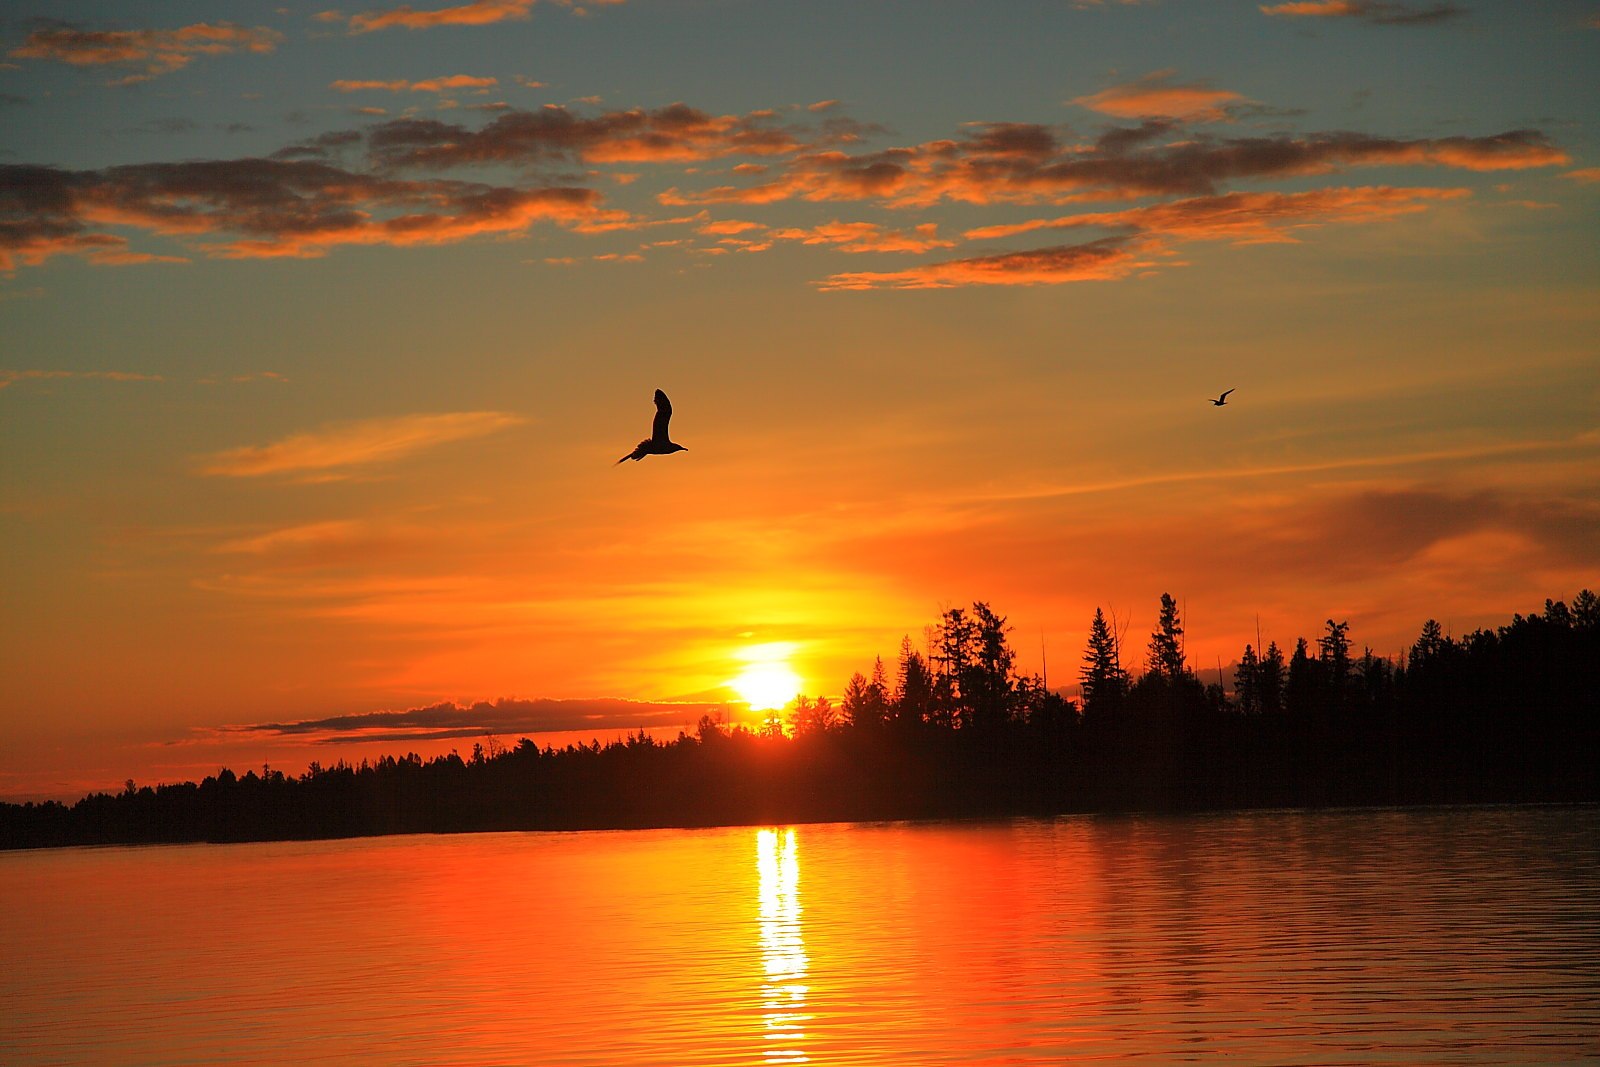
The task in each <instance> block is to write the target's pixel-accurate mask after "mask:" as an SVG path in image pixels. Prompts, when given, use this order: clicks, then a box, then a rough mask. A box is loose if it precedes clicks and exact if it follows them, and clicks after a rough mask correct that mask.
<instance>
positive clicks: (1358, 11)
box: [1261, 0, 1466, 26]
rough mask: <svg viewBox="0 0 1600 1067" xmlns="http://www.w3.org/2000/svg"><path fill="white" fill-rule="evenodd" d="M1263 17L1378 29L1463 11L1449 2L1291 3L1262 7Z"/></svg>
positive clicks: (1348, 0)
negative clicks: (1349, 22) (1359, 23)
mask: <svg viewBox="0 0 1600 1067" xmlns="http://www.w3.org/2000/svg"><path fill="white" fill-rule="evenodd" d="M1261 13H1262V14H1263V15H1286V16H1290V17H1293V18H1325V19H1326V18H1350V19H1361V20H1363V21H1365V22H1371V23H1375V24H1377V25H1380V26H1421V25H1425V24H1427V23H1434V22H1444V21H1446V20H1447V19H1453V18H1456V17H1457V16H1460V15H1464V14H1466V9H1464V8H1462V7H1460V6H1459V5H1456V4H1451V3H1436V4H1429V5H1427V6H1426V7H1416V6H1412V5H1408V4H1401V3H1393V2H1391V0H1294V2H1292V3H1284V4H1262V5H1261Z"/></svg>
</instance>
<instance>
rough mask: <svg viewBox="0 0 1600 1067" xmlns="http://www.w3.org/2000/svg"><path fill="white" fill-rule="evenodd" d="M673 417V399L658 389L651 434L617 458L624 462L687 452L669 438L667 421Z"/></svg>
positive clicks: (619, 461)
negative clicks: (624, 454)
mask: <svg viewBox="0 0 1600 1067" xmlns="http://www.w3.org/2000/svg"><path fill="white" fill-rule="evenodd" d="M671 419H672V401H670V400H668V399H667V394H666V393H663V392H662V391H661V390H659V389H657V390H656V419H655V421H654V422H652V423H651V424H650V436H649V437H646V438H645V439H644V440H643V441H640V442H639V443H638V444H637V445H635V446H634V449H633V451H632V452H629V453H628V454H627V455H626V456H623V457H622V458H621V459H619V460H617V462H618V463H624V462H626V461H628V460H630V459H635V460H637V459H643V458H644V457H646V456H670V455H672V453H674V452H687V451H689V450H688V449H687V448H684V447H683V446H682V445H676V444H673V443H672V442H671V441H669V440H668V439H667V423H668V422H669V421H671Z"/></svg>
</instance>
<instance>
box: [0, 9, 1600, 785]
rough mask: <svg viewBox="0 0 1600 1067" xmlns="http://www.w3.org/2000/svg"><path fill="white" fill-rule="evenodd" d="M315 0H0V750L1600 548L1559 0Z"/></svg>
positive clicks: (270, 756) (1588, 262)
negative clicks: (654, 425)
mask: <svg viewBox="0 0 1600 1067" xmlns="http://www.w3.org/2000/svg"><path fill="white" fill-rule="evenodd" d="M327 2H328V0H319V3H318V4H299V3H287V4H276V3H268V4H256V3H243V2H218V3H208V4H139V3H132V2H127V0H121V2H116V3H112V2H105V3H87V2H74V0H61V2H52V3H48V4H46V3H42V2H38V3H36V4H35V6H34V7H33V8H31V9H30V8H29V6H28V4H27V3H26V2H22V3H17V4H11V5H8V6H7V14H6V17H5V20H4V21H0V696H3V700H0V796H5V797H8V798H21V797H34V796H64V797H70V796H76V795H79V794H81V793H82V792H84V791H85V790H88V789H101V788H120V786H121V783H122V781H123V779H125V778H128V777H132V778H134V779H136V780H138V781H139V782H140V783H149V782H157V781H173V780H179V779H184V778H197V777H200V776H203V775H204V774H207V773H214V772H215V770H216V769H217V767H218V766H220V765H222V764H224V763H226V764H228V765H230V766H233V767H235V768H238V769H241V770H242V769H243V768H245V767H247V766H259V765H260V764H261V763H262V762H266V761H270V762H271V763H272V764H273V765H274V766H277V767H281V768H282V769H284V770H287V771H290V772H297V771H299V770H301V769H303V768H304V766H305V764H306V762H307V760H310V759H318V760H321V761H322V762H324V763H331V762H333V761H334V760H335V759H338V758H341V757H343V758H360V757H361V756H363V755H370V754H374V753H377V752H404V751H406V750H407V749H416V750H418V751H421V752H424V753H433V752H437V751H447V750H448V749H450V748H452V747H459V748H461V749H462V750H463V751H465V750H467V749H468V748H470V746H471V745H472V743H473V742H474V741H477V740H481V739H482V738H483V736H484V735H485V734H488V733H492V734H494V735H496V736H497V737H499V738H500V739H501V740H503V741H506V742H510V741H513V740H515V739H516V738H517V737H520V736H522V735H524V734H540V735H549V736H551V737H555V738H557V739H559V738H562V737H567V736H581V737H590V736H597V737H600V738H601V739H605V738H608V737H612V736H615V735H616V734H617V733H619V732H620V731H623V730H627V729H631V728H634V727H638V726H641V725H646V726H650V727H653V728H658V729H662V730H666V731H675V730H676V729H678V728H680V727H685V726H688V727H691V728H692V724H693V723H694V722H695V721H696V720H697V719H698V718H699V716H700V715H701V714H702V713H704V712H706V711H713V712H714V711H717V710H719V709H720V710H723V711H725V713H726V714H727V715H728V716H729V717H730V718H733V719H735V720H740V719H742V718H744V717H746V716H748V714H749V712H748V710H747V709H746V708H745V707H744V706H743V705H741V704H738V703H732V702H734V701H737V700H738V699H739V696H740V692H739V690H738V689H736V688H734V687H732V686H731V685H730V683H732V682H734V681H735V680H736V679H739V678H741V677H745V676H749V675H762V674H763V672H764V674H765V676H766V677H768V678H769V679H770V678H772V677H774V676H776V677H777V678H779V679H780V680H781V679H782V678H783V677H784V676H785V672H787V671H792V672H793V673H794V675H795V676H796V677H797V678H798V680H799V684H800V685H801V686H802V687H803V688H804V689H805V691H807V692H809V693H812V694H819V693H820V694H837V693H838V692H839V691H840V690H841V689H842V688H843V686H844V683H845V681H846V679H847V678H848V677H849V674H850V672H852V671H854V670H867V669H870V666H871V663H872V659H873V657H874V656H875V655H882V656H883V657H884V659H885V661H886V662H888V663H890V664H891V669H892V663H893V659H894V657H895V654H896V652H897V649H898V646H899V643H900V639H901V637H902V635H908V634H909V635H911V637H912V638H913V640H914V641H916V642H917V643H919V644H920V643H921V640H922V633H923V628H924V627H925V626H927V625H928V624H930V623H932V622H933V621H934V620H935V619H936V618H937V617H938V614H939V612H940V611H941V610H943V609H944V608H947V607H952V606H963V605H966V604H969V603H970V602H971V601H973V600H987V601H989V602H990V603H991V604H992V605H993V606H994V608H995V609H996V610H997V611H998V612H1000V613H1001V614H1003V615H1006V616H1007V617H1008V618H1009V620H1010V622H1011V623H1012V624H1013V626H1014V627H1015V629H1014V632H1013V634H1012V640H1013V644H1014V645H1015V646H1016V647H1017V649H1018V650H1019V654H1020V655H1019V666H1020V667H1021V668H1022V669H1023V670H1025V671H1028V672H1035V671H1037V670H1039V669H1040V665H1041V664H1040V650H1041V646H1042V647H1044V648H1045V649H1046V650H1047V652H1048V661H1049V677H1050V682H1051V684H1052V686H1054V687H1063V686H1064V687H1066V688H1065V690H1064V691H1066V692H1067V693H1068V695H1069V696H1071V695H1076V688H1075V682H1076V671H1077V667H1078V665H1079V657H1080V656H1081V653H1082V651H1083V645H1084V635H1085V632H1086V630H1087V627H1088V623H1089V621H1090V618H1091V617H1092V615H1093V612H1094V609H1095V607H1096V606H1102V607H1105V608H1107V609H1108V610H1112V609H1114V610H1115V611H1116V612H1117V613H1118V618H1119V620H1120V621H1122V622H1125V623H1127V625H1128V641H1129V644H1130V645H1131V646H1133V648H1134V649H1135V650H1136V651H1137V652H1138V653H1139V655H1138V656H1136V658H1137V659H1139V660H1142V650H1143V647H1144V643H1145V639H1146V637H1147V635H1148V633H1149V631H1150V628H1151V626H1152V625H1153V623H1154V621H1155V613H1156V608H1157V606H1158V599H1159V597H1160V595H1161V593H1163V592H1171V593H1172V594H1173V595H1174V596H1175V597H1177V598H1178V599H1179V600H1180V602H1181V604H1182V605H1183V607H1184V611H1185V623H1186V625H1187V627H1188V652H1189V655H1190V658H1191V660H1192V661H1193V662H1195V663H1196V664H1197V665H1198V666H1199V667H1200V668H1201V669H1202V670H1203V671H1204V672H1208V673H1209V674H1210V678H1208V680H1214V678H1215V671H1216V665H1217V662H1218V660H1219V659H1220V660H1221V661H1222V662H1223V663H1224V664H1226V663H1228V662H1229V661H1231V660H1233V659H1234V658H1236V657H1237V656H1238V654H1239V652H1240V651H1241V650H1242V648H1243V646H1244V644H1245V643H1246V642H1247V641H1249V642H1254V641H1255V640H1256V633H1257V626H1258V620H1259V627H1260V632H1261V634H1262V635H1263V637H1265V638H1266V639H1269V640H1276V641H1277V642H1278V643H1279V644H1280V645H1283V646H1292V644H1293V642H1294V639H1295V637H1296V636H1298V635H1305V636H1308V637H1314V636H1315V635H1316V633H1317V632H1319V631H1320V630H1321V628H1322V624H1323V620H1325V619H1327V618H1329V617H1333V618H1337V619H1348V620H1349V622H1350V632H1351V637H1352V640H1353V641H1354V643H1355V645H1356V647H1357V648H1358V649H1359V648H1361V647H1362V646H1364V645H1370V646H1371V647H1372V648H1373V649H1374V650H1376V651H1377V652H1379V653H1382V654H1387V655H1393V654H1395V653H1398V652H1399V651H1400V650H1401V649H1402V648H1404V647H1405V646H1406V645H1407V644H1409V643H1410V641H1411V640H1412V639H1414V637H1415V635H1416V633H1417V631H1418V629H1419V628H1420V626H1421V624H1422V622H1423V621H1424V620H1425V619H1427V618H1428V617H1430V616H1434V617H1437V618H1438V619H1439V620H1440V621H1441V622H1442V623H1444V624H1445V625H1446V627H1447V628H1448V629H1450V630H1451V631H1452V632H1454V633H1456V634H1458V635H1459V634H1461V633H1464V632H1466V631H1469V630H1471V629H1473V628H1475V627H1478V626H1484V625H1494V624H1499V623H1503V622H1505V621H1507V620H1508V619H1509V616H1510V614H1511V613H1512V612H1515V611H1522V612H1526V611H1529V610H1533V609H1537V608H1539V607H1540V606H1541V605H1542V603H1543V601H1544V598H1545V597H1547V596H1549V597H1570V596H1571V595H1572V594H1573V593H1575V592H1576V591H1577V590H1578V589H1579V588H1581V587H1583V586H1585V585H1587V586H1591V587H1594V586H1600V284H1597V283H1600V225H1597V223H1600V210H1597V209H1600V126H1597V119H1600V111H1597V107H1596V101H1597V100H1600V0H1572V2H1561V0H1528V2H1526V3H1510V2H1505V3H1498V2H1497V3H1491V2H1488V0H1392V2H1385V0H1305V2H1297V3H1276V4H1274V3H1268V4H1260V3H1236V2H1231V0H1144V2H1132V0H1123V2H1116V0H1103V2H1100V0H1076V2H1074V0H1039V2H1031V0H1017V2H1006V3H981V4H980V3H972V2H944V0H924V2H918V3H912V2H894V0H866V2H864V0H816V2H811V3H804V4H799V3H785V2H769V0H610V2H603V3H598V2H597V3H584V4H582V5H579V4H576V3H562V2H555V0H540V2H535V0H474V2H471V3H465V4H461V5H458V6H450V7H445V6H435V5H436V4H437V2H438V0H416V3H414V4H413V5H411V6H399V7H396V6H391V5H389V4H387V3H386V2H384V0H374V2H375V3H376V4H377V6H371V7H368V6H365V3H366V2H367V0H357V4H356V6H351V7H346V8H339V9H335V10H329V9H327V8H326V7H325V6H321V5H324V4H326V3H327ZM657 388H661V389H664V390H665V391H666V392H667V393H668V394H670V396H671V398H672V401H673V404H674V407H675V409H676V411H675V415H674V418H673V424H672V430H673V439H674V440H676V441H678V442H681V443H682V444H684V445H686V446H688V449H689V450H688V451H687V452H684V453H681V454H678V455H673V456H667V457H649V458H646V459H645V460H643V461H642V462H639V463H628V464H625V465H621V466H618V465H616V459H617V457H618V456H621V455H623V454H625V453H626V452H627V451H628V450H629V449H631V448H632V447H633V445H634V444H635V443H636V442H637V441H638V440H639V438H640V437H642V436H645V435H646V434H647V433H648V431H649V425H650V418H651V415H652V413H653V409H652V406H651V394H652V392H653V391H654V390H655V389H657ZM1228 388H1233V389H1235V390H1236V391H1235V392H1234V393H1233V395H1232V396H1231V397H1230V398H1229V403H1228V405H1227V406H1226V407H1222V408H1216V407H1213V406H1212V405H1210V404H1208V403H1206V398H1207V397H1214V396H1216V395H1218V394H1219V393H1220V392H1221V391H1222V390H1224V389H1228ZM447 703H454V704H457V705H461V706H462V708H463V709H464V710H458V709H456V708H452V707H441V705H444V704H447ZM472 705H478V706H476V707H474V706H472ZM573 732H576V733H573Z"/></svg>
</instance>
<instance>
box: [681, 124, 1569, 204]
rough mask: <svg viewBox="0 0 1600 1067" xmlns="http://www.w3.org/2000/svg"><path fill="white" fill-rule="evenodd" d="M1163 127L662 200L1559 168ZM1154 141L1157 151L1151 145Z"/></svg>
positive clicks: (883, 196)
mask: <svg viewBox="0 0 1600 1067" xmlns="http://www.w3.org/2000/svg"><path fill="white" fill-rule="evenodd" d="M1169 130H1170V127H1168V126H1167V125H1166V124H1165V123H1164V121H1163V120H1153V121H1147V122H1146V123H1144V124H1142V125H1141V126H1139V127H1135V128H1132V129H1122V130H1114V131H1111V132H1109V133H1107V134H1105V135H1104V136H1102V137H1101V138H1100V139H1099V140H1098V141H1097V142H1096V143H1095V144H1093V145H1088V146H1083V145H1067V144H1063V143H1062V142H1061V141H1060V139H1059V138H1058V137H1057V136H1056V134H1055V132H1054V131H1053V130H1051V129H1050V128H1049V127H1045V126H1037V125H1028V124H1020V123H1006V124H994V125H989V126H985V127H982V128H979V129H976V130H972V131H969V132H968V133H967V135H966V136H965V137H963V138H961V139H958V140H945V141H929V142H924V143H922V144H919V145H914V146H910V147H905V148H889V149H884V150H881V151H876V152H866V153H860V154H850V153H846V152H843V151H807V152H803V153H801V154H799V155H796V156H795V157H793V158H792V159H791V160H789V161H787V163H786V166H785V169H784V172H783V173H782V174H780V175H779V176H778V177H777V178H775V179H773V180H770V181H766V182H761V183H758V184H755V185H746V186H735V185H722V186H716V187H713V188H710V189H704V190H699V191H685V190H680V189H677V188H671V189H668V190H666V191H665V192H664V193H662V194H661V195H660V199H661V201H662V202H663V203H667V204H680V205H681V204H768V203H776V202H780V201H786V200H809V201H834V200H878V201H882V202H884V203H885V204H887V205H889V206H892V207H926V206H930V205H932V204H935V203H938V202H940V201H943V200H953V201H961V202H965V203H972V204H992V203H1038V202H1047V203H1048V202H1057V203H1060V202H1064V201H1067V200H1072V199H1084V198H1090V197H1097V198H1101V199H1106V198H1119V197H1135V196H1159V195H1171V194H1190V195H1193V194H1207V195H1209V194H1214V193H1216V192H1217V191H1218V187H1219V186H1220V185H1222V184H1224V183H1227V182H1230V181H1238V180H1263V179H1273V178H1290V177H1305V176H1308V175H1318V174H1328V173H1335V172H1339V171H1342V170H1347V169H1350V168H1353V167H1372V166H1390V167H1394V166H1440V167H1453V168H1456V169H1461V170H1469V171H1500V170H1521V169H1527V168H1532V167H1546V166H1554V165H1558V164H1562V163H1566V162H1568V156H1567V154H1566V152H1564V151H1563V150H1562V149H1561V148H1559V147H1558V146H1557V145H1555V144H1553V143H1552V142H1551V141H1550V139H1549V138H1548V137H1546V136H1545V135H1544V134H1542V133H1540V132H1538V131H1536V130H1526V129H1524V130H1510V131H1507V132H1504V133H1499V134H1492V135H1489V136H1485V137H1438V138H1415V139H1401V138H1391V137H1377V136H1372V135H1367V134H1360V133H1347V132H1336V133H1313V134H1305V135H1301V136H1288V135H1283V136H1273V137H1209V136H1201V135H1189V136H1184V137H1180V138H1177V139H1175V140H1171V141H1164V139H1163V137H1162V135H1163V134H1166V133H1168V132H1169ZM1156 141H1162V143H1152V142H1156Z"/></svg>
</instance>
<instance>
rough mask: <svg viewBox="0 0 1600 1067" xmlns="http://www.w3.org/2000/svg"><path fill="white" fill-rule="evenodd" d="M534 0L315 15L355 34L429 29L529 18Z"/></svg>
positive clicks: (479, 0)
mask: <svg viewBox="0 0 1600 1067" xmlns="http://www.w3.org/2000/svg"><path fill="white" fill-rule="evenodd" d="M555 2H556V3H557V4H558V6H561V7H572V6H573V3H572V0H555ZM586 2H587V3H589V4H594V5H601V4H620V3H622V2H623V0H586ZM534 3H535V0H472V2H471V3H467V4H457V5H456V6H454V7H441V8H432V9H429V10H425V11H418V10H417V9H416V8H414V7H412V6H410V5H409V4H402V5H400V6H399V7H393V8H387V9H381V10H375V11H364V12H361V13H360V14H356V15H350V16H348V17H347V16H345V15H344V14H342V13H340V12H338V11H323V12H320V13H318V14H317V15H316V16H315V18H316V19H317V20H318V21H320V22H342V23H344V24H345V26H346V28H347V29H348V30H349V31H350V32H351V33H353V34H360V33H373V32H375V31H377V30H391V29H406V30H428V29H434V28H436V27H439V26H492V25H494V24H495V23H497V22H507V21H511V20H519V19H526V18H529V17H530V15H531V13H532V11H533V6H534Z"/></svg>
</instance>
